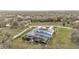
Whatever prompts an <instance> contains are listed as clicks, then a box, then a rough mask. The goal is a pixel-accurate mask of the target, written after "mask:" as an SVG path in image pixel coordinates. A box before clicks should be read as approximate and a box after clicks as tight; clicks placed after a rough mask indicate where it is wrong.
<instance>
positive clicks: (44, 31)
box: [23, 27, 54, 44]
mask: <svg viewBox="0 0 79 59" xmlns="http://www.w3.org/2000/svg"><path fill="white" fill-rule="evenodd" d="M53 34H54V30H53V29H52V28H45V27H37V28H35V29H33V30H32V31H30V32H28V33H27V34H26V35H25V36H24V37H23V40H27V41H29V40H32V41H34V42H39V43H44V44H46V43H48V41H49V40H50V39H51V38H52V35H53Z"/></svg>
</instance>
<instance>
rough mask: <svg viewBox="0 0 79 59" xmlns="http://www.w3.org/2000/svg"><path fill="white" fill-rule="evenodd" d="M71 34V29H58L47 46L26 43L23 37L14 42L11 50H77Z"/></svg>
mask: <svg viewBox="0 0 79 59" xmlns="http://www.w3.org/2000/svg"><path fill="white" fill-rule="evenodd" d="M27 32H29V31H27ZM71 33H72V30H70V29H62V28H56V33H55V34H54V35H53V36H52V39H51V40H50V41H49V43H48V44H47V45H43V44H34V43H33V42H27V41H26V42H24V41H23V40H22V37H20V38H18V39H16V40H15V41H13V42H12V44H11V48H36V49H38V48H43V49H45V48H48V49H51V48H54V49H55V48H75V47H76V46H75V44H73V43H72V42H71V39H70V38H71V37H70V35H71Z"/></svg>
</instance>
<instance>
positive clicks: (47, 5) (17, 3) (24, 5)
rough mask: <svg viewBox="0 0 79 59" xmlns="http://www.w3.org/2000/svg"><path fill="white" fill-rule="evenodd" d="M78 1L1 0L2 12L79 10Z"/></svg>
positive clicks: (0, 7)
mask: <svg viewBox="0 0 79 59" xmlns="http://www.w3.org/2000/svg"><path fill="white" fill-rule="evenodd" d="M78 6H79V1H78V0H0V10H34V11H36V10H39V11H41V10H79V7H78Z"/></svg>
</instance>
